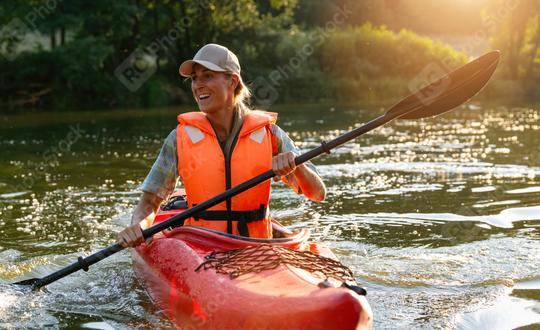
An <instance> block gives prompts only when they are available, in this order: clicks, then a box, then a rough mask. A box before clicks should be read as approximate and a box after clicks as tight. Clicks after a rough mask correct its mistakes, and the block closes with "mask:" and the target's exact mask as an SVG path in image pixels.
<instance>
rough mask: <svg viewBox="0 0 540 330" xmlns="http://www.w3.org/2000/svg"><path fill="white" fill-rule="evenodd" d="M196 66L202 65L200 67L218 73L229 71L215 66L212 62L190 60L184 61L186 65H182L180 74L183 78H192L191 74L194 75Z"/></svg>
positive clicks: (179, 70)
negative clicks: (194, 66)
mask: <svg viewBox="0 0 540 330" xmlns="http://www.w3.org/2000/svg"><path fill="white" fill-rule="evenodd" d="M194 64H200V65H202V66H204V67H205V68H207V69H208V70H212V71H218V72H225V71H227V70H225V69H223V68H222V67H220V66H218V65H215V64H214V63H212V62H208V61H201V60H188V61H184V63H182V64H181V65H180V68H179V69H178V72H179V73H180V75H181V76H184V77H190V76H191V74H192V73H193V65H194Z"/></svg>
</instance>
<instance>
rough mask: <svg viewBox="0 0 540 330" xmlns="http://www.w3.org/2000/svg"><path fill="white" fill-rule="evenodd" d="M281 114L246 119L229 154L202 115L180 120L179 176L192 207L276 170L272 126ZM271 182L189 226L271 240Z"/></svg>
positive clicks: (260, 114)
mask: <svg viewBox="0 0 540 330" xmlns="http://www.w3.org/2000/svg"><path fill="white" fill-rule="evenodd" d="M276 119H277V114H276V113H271V112H262V111H252V112H250V113H249V114H247V115H245V116H244V117H243V124H242V128H241V129H240V132H239V133H238V136H237V137H236V143H234V142H233V145H232V147H231V152H230V154H229V155H224V151H223V150H222V148H221V147H220V144H219V141H218V139H217V136H216V133H215V131H214V129H213V127H212V125H211V124H210V121H209V120H208V119H207V118H206V115H205V114H204V113H202V112H189V113H184V114H181V115H179V116H178V122H179V124H178V127H177V128H176V141H177V145H178V149H177V153H178V174H179V175H180V177H181V178H182V181H183V183H184V188H185V190H186V195H187V200H188V205H189V207H191V206H193V205H194V204H199V203H201V202H204V201H205V200H207V199H209V198H211V197H214V196H215V195H218V194H220V193H222V192H224V191H225V190H227V189H230V188H232V187H234V186H236V185H238V184H240V183H242V182H244V181H247V180H249V179H251V178H253V177H254V176H256V175H259V174H261V173H263V172H265V171H267V170H269V169H271V168H272V154H273V152H274V153H275V151H276V149H277V147H276V143H275V140H274V139H275V137H273V135H272V131H271V125H272V124H274V123H275V122H276ZM270 184H271V182H270V180H268V181H266V182H264V183H261V184H259V185H257V186H255V187H253V188H251V189H248V190H246V191H244V192H243V193H241V194H239V195H236V196H235V197H232V198H231V199H229V200H227V201H225V202H222V203H220V204H218V205H216V206H213V207H211V208H210V209H209V210H207V211H204V212H201V213H200V214H199V215H198V216H197V217H196V218H190V219H187V220H186V221H185V223H184V224H185V225H194V226H200V227H206V228H210V229H214V230H218V231H222V232H227V233H230V234H235V235H242V236H249V237H258V238H271V237H272V225H271V221H270V214H269V211H268V202H269V200H270Z"/></svg>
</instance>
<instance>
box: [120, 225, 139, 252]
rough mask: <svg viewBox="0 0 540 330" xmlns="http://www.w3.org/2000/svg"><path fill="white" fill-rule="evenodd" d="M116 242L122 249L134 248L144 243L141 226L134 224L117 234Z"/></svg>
mask: <svg viewBox="0 0 540 330" xmlns="http://www.w3.org/2000/svg"><path fill="white" fill-rule="evenodd" d="M116 241H117V242H118V243H119V244H120V245H122V246H123V247H136V246H138V245H140V244H141V243H143V242H144V237H143V233H142V229H141V225H140V224H138V223H136V224H134V225H131V226H129V227H127V228H125V229H124V230H122V231H121V232H119V233H118V236H117V238H116Z"/></svg>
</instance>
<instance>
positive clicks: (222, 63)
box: [178, 44, 240, 77]
mask: <svg viewBox="0 0 540 330" xmlns="http://www.w3.org/2000/svg"><path fill="white" fill-rule="evenodd" d="M195 63H198V64H200V65H202V66H204V67H205V68H207V69H209V70H212V71H218V72H231V73H236V74H238V75H240V63H239V62H238V57H236V55H234V53H233V52H231V51H230V50H229V49H227V48H226V47H223V46H221V45H217V44H207V45H205V46H203V47H202V48H201V49H199V51H198V52H197V54H195V57H193V59H192V60H188V61H184V63H182V64H181V65H180V68H179V69H178V71H179V72H180V75H182V76H184V77H189V76H191V73H192V72H193V65H194V64H195Z"/></svg>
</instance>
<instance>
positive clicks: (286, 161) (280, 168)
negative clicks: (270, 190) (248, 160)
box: [272, 151, 296, 182]
mask: <svg viewBox="0 0 540 330" xmlns="http://www.w3.org/2000/svg"><path fill="white" fill-rule="evenodd" d="M295 157H296V155H295V154H294V152H292V151H289V152H284V153H281V154H277V155H275V156H274V157H272V171H274V174H275V175H276V176H275V177H274V181H276V182H277V181H280V180H281V177H282V176H285V175H287V174H289V173H292V172H293V171H294V170H295V169H296V164H295V163H294V158H295Z"/></svg>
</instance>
